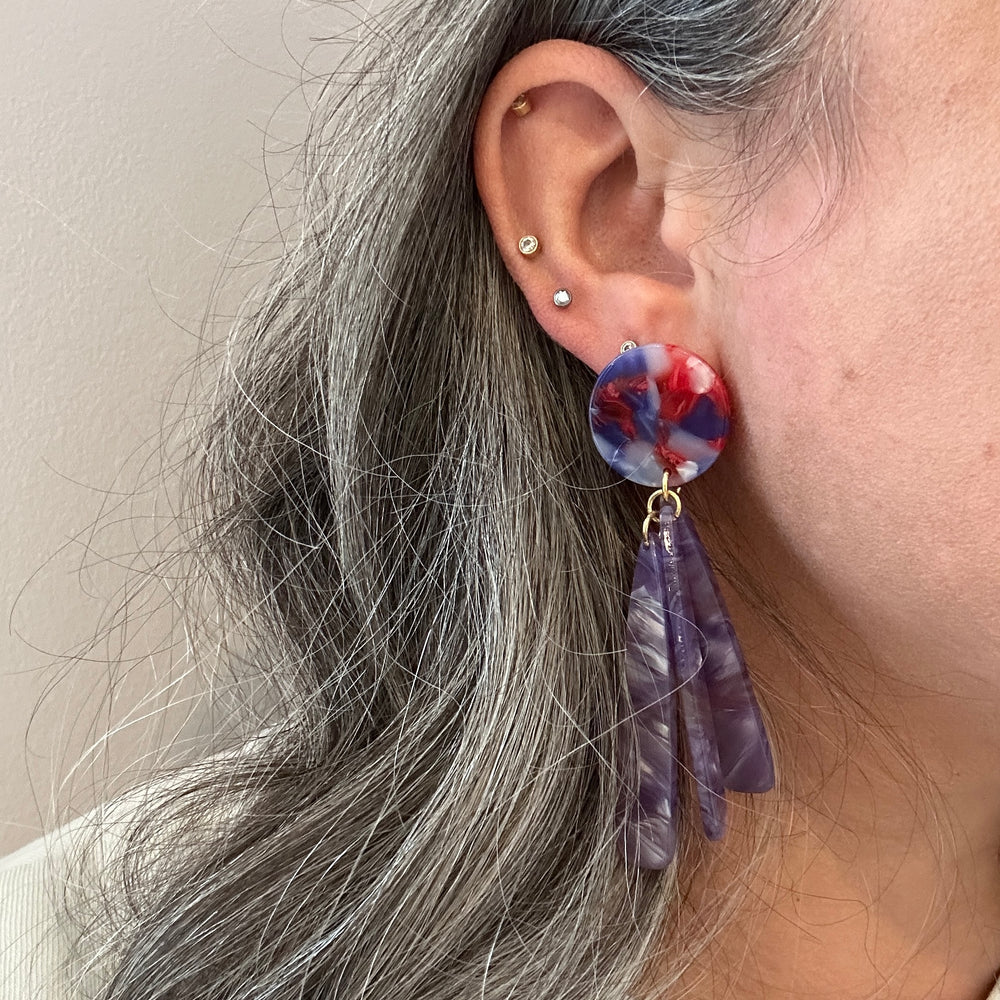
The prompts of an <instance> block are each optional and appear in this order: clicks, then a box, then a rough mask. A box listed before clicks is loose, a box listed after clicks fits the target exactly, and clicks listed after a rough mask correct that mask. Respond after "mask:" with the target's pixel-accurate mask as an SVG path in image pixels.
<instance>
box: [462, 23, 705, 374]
mask: <svg viewBox="0 0 1000 1000" xmlns="http://www.w3.org/2000/svg"><path fill="white" fill-rule="evenodd" d="M689 142H690V140H689V139H688V138H687V137H685V136H684V135H683V133H682V132H681V130H680V129H679V128H677V127H676V125H675V124H674V123H673V122H672V120H671V119H670V118H669V117H668V116H667V115H666V113H665V112H664V110H663V108H662V106H661V105H659V104H658V102H657V101H656V100H655V98H653V97H652V95H650V94H649V93H648V91H647V89H646V88H645V87H644V86H643V85H642V82H641V81H640V80H639V79H638V78H637V77H636V76H635V75H634V74H633V73H631V71H630V70H628V69H627V68H626V67H625V66H624V65H623V64H621V63H620V62H619V61H618V60H617V59H615V58H614V57H613V56H611V55H610V54H609V53H607V52H605V51H603V50H600V49H596V48H592V47H590V46H585V45H581V44H579V43H575V42H565V41H552V42H543V43H540V44H538V45H535V46H532V47H531V48H529V49H525V50H524V51H523V52H521V53H519V54H518V55H517V56H515V58H514V59H512V60H511V62H509V63H508V64H507V65H506V66H505V67H504V68H503V69H502V70H501V72H500V73H499V74H498V75H497V77H496V78H495V80H494V81H493V83H492V84H491V86H490V88H489V90H488V92H487V94H486V97H485V99H484V101H483V104H482V108H481V110H480V114H479V118H478V121H477V126H476V136H475V170H476V181H477V184H478V187H479V192H480V196H481V198H482V201H483V204H484V206H485V208H486V211H487V214H488V215H489V218H490V222H491V224H492V226H493V231H494V234H495V236H496V240H497V245H498V247H499V249H500V252H501V255H502V256H503V259H504V261H505V263H506V265H507V268H508V270H509V271H510V273H511V275H512V276H513V278H514V280H515V281H516V282H517V284H518V285H519V287H520V288H521V290H522V291H523V293H524V295H525V297H526V298H527V300H528V303H529V304H530V306H531V308H532V310H533V312H534V314H535V316H536V318H537V319H538V321H539V323H540V324H541V325H542V326H543V327H544V328H545V329H546V331H547V332H548V333H549V335H550V336H552V338H553V339H554V340H556V341H557V342H558V343H560V344H561V345H562V346H563V347H565V348H566V349H567V350H569V351H571V352H572V353H573V354H575V355H576V356H577V357H579V358H580V359H581V360H582V361H584V362H585V363H586V364H588V365H589V366H590V367H591V368H592V369H594V370H595V371H599V370H601V369H602V368H603V367H604V366H605V365H606V364H607V363H608V362H609V361H610V360H611V359H612V358H613V357H614V355H615V354H616V353H617V351H618V348H619V346H620V344H621V343H622V342H623V341H625V340H634V341H636V342H637V343H640V344H641V343H649V342H660V343H679V344H686V345H688V346H689V347H690V348H691V349H693V350H696V351H698V353H701V354H702V355H703V356H708V358H709V360H711V355H712V353H713V350H712V345H709V344H705V343H704V341H703V340H702V341H701V342H699V341H698V340H697V339H696V332H697V330H698V328H699V326H700V324H699V322H698V316H697V310H696V308H695V297H694V294H693V292H694V285H695V272H694V269H693V267H692V263H691V260H690V255H689V243H690V242H691V241H693V237H692V240H688V238H687V236H688V234H692V233H695V232H696V231H697V229H698V227H699V225H701V223H700V222H699V221H698V220H694V219H691V218H689V215H690V205H691V204H692V202H691V201H690V200H689V199H688V194H689V192H688V190H686V189H685V187H684V184H683V178H682V174H683V172H684V165H685V163H686V162H687V159H688V157H689V156H690V150H689V148H688V144H689ZM682 216H683V219H682V218H681V217H682ZM665 235H666V237H667V238H666V239H665V238H664V237H665ZM529 236H530V237H533V240H527V241H525V242H524V243H522V238H524V237H529ZM559 291H566V292H569V293H570V296H571V302H569V303H568V304H567V302H566V301H565V299H566V297H565V296H557V295H556V293H557V292H559Z"/></svg>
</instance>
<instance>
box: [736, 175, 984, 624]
mask: <svg viewBox="0 0 1000 1000" xmlns="http://www.w3.org/2000/svg"><path fill="white" fill-rule="evenodd" d="M895 180H896V183H895V186H894V187H892V188H888V187H885V186H881V187H879V188H878V189H875V188H873V189H872V190H871V191H870V193H869V194H868V196H867V198H866V199H865V200H864V201H863V202H862V203H861V204H859V205H858V207H857V208H856V209H855V210H853V211H852V212H851V213H850V214H849V215H848V217H847V218H846V219H844V220H843V221H842V222H841V224H840V225H839V226H838V227H837V228H836V230H834V231H833V232H832V233H831V234H830V235H829V236H827V237H826V238H824V239H823V240H822V241H821V242H817V243H816V244H814V245H813V246H811V247H810V248H809V249H807V250H804V251H800V252H798V253H788V254H784V255H781V256H777V257H775V256H774V252H776V251H777V247H778V244H779V242H780V241H781V240H787V242H785V243H784V246H785V247H787V245H788V243H790V242H791V239H789V236H790V232H791V230H790V228H789V222H790V220H788V219H785V218H782V217H781V216H780V215H779V214H777V213H774V212H773V211H772V212H771V213H770V214H768V211H767V208H766V206H763V209H762V211H761V212H758V213H757V216H756V218H755V219H754V221H753V223H752V226H753V227H759V228H755V229H753V230H751V233H750V242H749V243H748V245H750V246H753V247H754V250H755V251H756V259H757V260H761V259H765V258H770V260H771V262H770V263H769V264H767V265H760V264H757V265H754V266H752V267H745V268H742V269H740V270H739V272H738V276H737V278H736V279H735V281H734V284H733V286H732V287H731V289H730V290H729V292H730V294H729V296H728V297H729V301H730V303H731V311H730V314H729V316H728V317H727V321H726V327H727V331H728V332H727V336H728V338H729V343H728V345H727V368H728V370H729V377H730V381H731V383H732V385H733V389H734V395H735V396H736V401H737V405H738V411H737V413H736V419H737V420H738V421H739V437H738V441H739V443H740V450H741V454H740V456H739V461H740V464H741V466H742V468H743V469H744V470H745V472H746V475H747V476H748V477H749V479H750V481H751V483H752V486H753V493H754V494H755V495H757V496H759V497H760V498H761V501H760V502H761V503H762V504H763V505H764V507H765V509H766V510H767V512H768V513H769V514H770V516H771V519H772V520H773V522H774V523H775V524H777V525H778V526H779V527H780V530H781V532H782V534H783V536H784V538H785V541H786V542H787V543H788V545H789V547H790V548H791V549H792V551H793V552H794V553H795V555H796V557H797V558H798V559H799V560H801V561H802V563H803V564H804V565H805V567H806V568H807V570H809V571H810V573H811V575H812V576H813V577H814V578H815V579H816V580H817V581H819V583H820V585H821V586H822V588H823V589H824V590H825V591H826V592H827V593H828V595H829V596H830V597H832V598H833V600H834V601H835V602H836V604H837V606H838V607H839V608H840V609H841V610H842V611H843V613H844V614H845V616H846V617H847V618H848V620H849V623H851V624H853V625H854V626H855V627H856V628H858V629H859V630H860V631H862V633H864V632H866V631H869V630H871V629H880V630H885V629H890V630H896V631H897V632H898V633H900V634H906V633H910V634H916V632H917V631H918V630H920V629H923V628H925V627H926V621H927V614H928V611H929V610H930V609H936V612H937V613H941V612H946V613H947V614H948V615H950V618H951V622H952V624H953V625H954V627H955V630H956V631H955V636H953V637H952V638H953V639H954V640H955V641H956V642H957V641H959V637H960V636H961V635H963V634H967V632H965V633H963V632H962V628H963V627H964V628H965V629H966V630H968V629H970V628H980V627H992V621H993V618H994V616H995V611H994V607H995V606H996V603H997V601H996V598H997V594H998V591H1000V572H998V570H997V569H996V568H995V567H996V566H997V565H998V564H1000V558H998V557H1000V530H998V523H1000V519H998V518H997V517H996V514H995V511H994V499H993V498H994V495H995V493H996V488H997V486H998V485H1000V484H998V482H997V478H998V476H997V468H998V467H997V460H996V458H995V456H996V454H997V452H998V450H1000V406H998V405H997V388H996V387H997V385H998V383H1000V350H998V331H1000V310H998V308H997V305H996V298H997V297H996V295H995V292H994V289H995V287H996V284H997V280H996V275H998V274H1000V232H998V228H997V225H996V224H995V223H994V222H992V221H991V220H992V219H995V218H1000V197H997V198H996V201H995V202H994V203H993V204H989V199H991V198H992V197H993V195H995V193H996V192H995V189H994V188H993V186H992V182H991V183H990V184H987V185H983V186H981V187H980V188H979V189H978V190H977V191H975V192H972V191H970V190H968V188H967V186H965V185H964V182H963V180H962V177H961V175H960V172H959V171H958V169H957V165H956V168H955V170H954V172H951V171H949V169H948V161H947V159H945V161H944V162H942V160H941V159H940V158H939V159H938V160H937V162H936V163H935V164H933V167H932V166H931V164H928V166H927V169H926V170H925V169H923V168H922V166H921V164H919V163H918V164H916V165H914V164H913V163H911V164H910V165H909V169H908V170H907V172H906V174H905V177H899V178H896V179H895ZM949 181H950V183H949ZM889 190H892V191H893V196H892V197H889V196H888V193H887V192H888V191H889ZM984 193H985V195H986V197H987V203H986V204H984ZM769 244H770V245H769ZM943 605H944V606H943Z"/></svg>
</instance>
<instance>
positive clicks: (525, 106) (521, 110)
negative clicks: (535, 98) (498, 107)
mask: <svg viewBox="0 0 1000 1000" xmlns="http://www.w3.org/2000/svg"><path fill="white" fill-rule="evenodd" d="M510 110H511V111H513V112H514V114H515V115H517V117H518V118H523V117H524V116H525V115H526V114H528V112H529V111H531V101H529V100H528V96H527V94H518V95H517V97H515V98H514V102H513V104H511V106H510Z"/></svg>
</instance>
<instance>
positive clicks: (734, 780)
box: [674, 513, 774, 792]
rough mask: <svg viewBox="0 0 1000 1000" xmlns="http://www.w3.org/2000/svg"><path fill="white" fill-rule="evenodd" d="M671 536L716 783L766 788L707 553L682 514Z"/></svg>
mask: <svg viewBox="0 0 1000 1000" xmlns="http://www.w3.org/2000/svg"><path fill="white" fill-rule="evenodd" d="M674 537H675V539H676V542H677V546H678V549H679V551H680V559H681V561H682V562H683V563H684V566H685V567H686V570H687V579H688V589H689V592H690V595H691V604H692V606H693V614H694V618H695V620H696V621H697V622H698V628H699V631H700V637H701V642H702V648H703V653H704V658H705V662H704V673H705V684H706V686H707V688H708V693H709V698H710V699H711V702H712V719H713V722H714V724H715V739H716V745H717V746H718V750H719V761H720V763H721V766H722V783H723V785H724V786H725V787H726V788H728V789H729V790H730V791H733V792H767V791H770V790H771V789H772V788H774V761H773V760H772V758H771V746H770V744H769V743H768V741H767V731H766V730H765V729H764V720H763V719H762V718H761V714H760V707H759V706H758V705H757V699H756V698H755V697H754V693H753V687H752V685H751V683H750V674H749V673H748V671H747V665H746V662H745V661H744V659H743V650H742V649H741V648H740V644H739V640H738V639H737V638H736V633H735V631H734V630H733V623H732V622H731V621H730V620H729V613H728V612H727V611H726V605H725V602H724V601H723V599H722V594H721V593H720V592H719V584H718V582H717V581H716V579H715V573H713V572H712V566H711V563H709V561H708V553H707V552H706V551H705V547H704V546H703V545H702V544H701V539H700V538H699V537H698V532H697V531H695V528H694V524H693V523H692V522H691V519H690V518H689V517H688V516H687V514H685V513H682V514H681V516H680V517H679V518H677V520H676V522H675V531H674Z"/></svg>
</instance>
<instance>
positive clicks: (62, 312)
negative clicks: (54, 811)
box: [0, 0, 342, 854]
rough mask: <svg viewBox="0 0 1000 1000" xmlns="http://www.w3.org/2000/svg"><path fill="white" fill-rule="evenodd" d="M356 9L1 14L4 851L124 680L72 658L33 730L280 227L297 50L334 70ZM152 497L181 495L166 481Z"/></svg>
mask: <svg viewBox="0 0 1000 1000" xmlns="http://www.w3.org/2000/svg"><path fill="white" fill-rule="evenodd" d="M338 16H339V17H341V19H342V15H338V13H337V12H336V11H335V10H333V9H331V8H330V7H329V6H328V5H326V4H315V3H313V4H309V5H306V4H301V3H297V2H296V0H200V2H199V0H142V2H141V3H132V4H127V3H125V4H123V3H121V2H120V0H72V2H70V0H4V2H3V4H2V5H0V53H2V58H0V102H2V103H0V109H2V110H0V114H2V118H3V130H2V136H3V139H2V141H0V254H2V257H0V260H2V264H0V324H2V326H0V329H2V333H0V336H2V338H3V339H2V345H3V364H2V369H0V370H2V378H3V382H2V392H0V420H2V422H3V467H2V473H0V505H2V507H0V509H2V518H0V536H2V547H3V560H2V563H0V854H3V853H5V852H6V851H9V850H11V849H13V848H15V847H17V846H19V845H20V844H22V843H25V842H27V841H28V840H31V839H33V838H34V837H35V836H37V834H38V832H39V830H40V827H41V824H42V822H43V821H44V819H45V816H46V814H47V813H48V810H49V808H50V804H49V795H50V789H51V787H52V786H53V785H55V784H57V783H58V782H59V781H60V780H61V779H62V778H63V777H64V776H65V774H66V771H67V766H68V762H69V761H70V760H71V759H72V758H73V757H74V756H76V755H77V754H78V753H79V752H80V751H82V749H83V748H84V744H85V743H86V741H87V738H88V737H87V730H88V728H89V727H90V725H91V724H92V723H94V722H95V719H94V717H93V715H94V712H95V711H96V708H95V706H96V702H95V700H94V692H95V691H99V690H100V689H101V686H102V682H104V681H106V675H107V668H106V666H102V665H101V664H100V663H93V664H77V665H74V666H72V668H71V670H70V671H69V674H70V676H69V677H68V678H67V679H66V680H65V681H62V682H60V684H59V686H58V687H57V688H56V693H55V695H54V696H53V697H52V698H50V699H48V700H47V701H46V702H45V703H44V704H43V706H42V708H41V709H40V711H39V714H38V718H37V719H36V720H35V722H34V723H33V725H32V727H31V736H30V739H28V738H27V737H26V732H27V730H28V723H29V719H30V717H31V716H32V713H33V711H34V707H35V705H36V703H37V702H38V700H39V698H40V697H41V695H42V693H43V690H45V688H46V686H47V685H48V684H49V683H50V682H51V681H52V680H53V679H54V677H55V676H56V672H55V671H54V670H53V668H52V666H51V663H52V655H50V654H56V653H59V652H61V651H66V650H68V649H70V648H72V647H73V646H74V645H75V644H77V643H78V642H80V641H81V640H83V639H85V638H86V637H87V636H88V634H90V633H92V632H93V630H94V628H95V626H96V624H97V622H98V619H99V616H100V615H101V612H102V609H103V606H104V604H103V601H104V600H105V598H106V596H107V595H106V593H102V592H101V588H102V586H105V585H106V583H107V581H108V580H110V579H111V578H112V577H113V573H111V572H110V571H107V572H106V569H107V568H106V567H105V568H102V565H101V564H100V561H99V559H98V557H100V556H108V555H113V554H115V553H121V554H125V553H128V552H129V551H130V550H131V549H134V548H135V541H134V539H133V537H132V535H133V531H134V530H135V524H132V525H130V524H128V523H120V524H117V525H116V524H112V525H111V526H110V527H108V528H106V529H105V530H104V531H102V533H101V534H100V536H98V537H96V538H90V537H88V536H87V535H86V534H84V536H83V537H82V538H78V537H77V536H78V533H79V532H81V531H82V530H85V529H86V528H87V527H88V525H89V524H90V523H91V521H92V520H93V519H94V518H95V516H96V515H97V514H98V512H99V510H100V509H101V506H102V501H103V502H104V505H105V507H109V506H110V507H112V508H113V507H114V504H115V503H117V502H119V499H120V497H118V496H117V495H116V491H117V493H120V492H122V491H128V490H130V489H132V488H134V487H135V486H136V484H137V483H138V482H140V480H141V479H142V477H143V475H144V472H143V469H142V468H141V461H142V456H143V455H144V454H148V451H149V449H148V448H147V449H146V450H145V451H144V450H143V447H144V446H143V442H146V441H147V440H148V439H149V438H150V436H151V435H154V434H155V433H156V431H157V427H158V425H159V422H160V420H161V416H162V414H161V409H162V404H163V403H164V401H165V400H166V399H167V398H168V395H169V392H170V383H171V381H172V379H173V377H174V375H175V374H176V372H177V370H178V369H179V367H180V366H181V365H182V363H183V362H184V361H185V360H186V359H188V358H190V357H191V356H192V355H193V354H194V352H195V349H196V342H195V337H194V336H193V333H192V332H193V331H197V328H198V324H199V322H200V319H201V316H202V313H203V311H204V309H205V307H206V304H207V303H208V299H209V292H210V287H211V285H212V283H213V281H214V280H215V278H216V277H217V271H218V268H219V266H220V262H221V258H222V255H223V254H224V252H225V251H226V249H227V247H228V245H229V241H230V239H231V238H232V237H233V236H234V235H235V234H236V232H237V231H238V230H239V228H240V226H241V224H242V222H243V220H244V217H245V216H247V214H248V213H253V212H254V209H255V207H256V208H257V211H256V212H255V213H254V214H252V215H251V219H250V226H249V233H250V235H251V236H252V237H255V238H262V239H270V238H273V236H274V229H275V227H274V223H273V221H271V220H270V216H269V214H268V213H267V212H266V211H263V210H261V209H260V208H259V207H258V206H260V205H261V203H262V202H266V199H267V197H268V194H267V184H266V179H265V174H264V155H263V152H262V150H263V147H264V146H265V145H268V146H271V147H279V146H281V145H282V144H283V142H284V141H285V140H287V141H290V142H292V143H294V142H296V141H298V139H299V138H300V137H301V134H302V131H303V123H304V120H305V100H304V99H303V96H302V94H301V93H299V92H297V88H298V85H299V82H300V78H301V75H302V73H301V69H300V65H299V61H300V60H303V59H307V60H308V63H309V66H310V68H311V69H312V70H315V71H317V72H322V71H323V69H324V65H323V63H324V57H325V55H326V53H325V51H324V50H323V49H322V47H320V48H317V47H316V46H314V45H313V44H312V43H311V42H310V40H309V39H310V36H315V35H320V34H327V35H329V34H332V33H333V32H334V31H335V29H336V27H337V25H335V24H334V23H333V22H334V19H335V18H337V17H338ZM330 65H331V66H332V54H331V55H330ZM326 68H330V67H329V66H328V67H326ZM265 133H267V135H266V136H265ZM136 449H139V451H138V452H137V451H136ZM150 471H153V470H152V469H146V470H145V474H148V473H149V472H150ZM109 490H110V491H112V495H111V496H110V497H107V496H105V495H104V493H102V491H109ZM133 508H134V509H133V510H132V513H137V514H138V515H139V516H140V518H142V517H146V518H148V517H149V516H150V515H151V514H152V513H153V512H154V510H160V511H163V510H165V505H164V503H163V498H162V497H157V495H156V493H155V491H152V490H150V491H145V492H143V493H141V494H140V496H139V499H138V501H137V502H136V504H135V505H133ZM128 513H129V510H127V509H125V510H122V511H121V514H122V515H125V514H128ZM139 523H140V525H141V524H143V523H147V522H145V521H140V522H139ZM159 526H160V527H162V525H159ZM93 564H96V565H94V568H91V567H92V565H93ZM91 592H92V593H93V595H94V596H90V593H91ZM164 622H165V627H166V625H168V624H169V616H166V617H165V618H164ZM154 631H155V630H154ZM150 654H151V655H150V658H149V669H150V671H152V669H153V667H154V666H155V664H156V658H157V656H158V655H160V654H157V653H155V651H154V650H152V649H151V650H150ZM166 655H169V654H166ZM88 712H89V713H90V716H89V718H88ZM29 775H30V781H29ZM63 794H64V793H63V792H60V793H58V795H57V798H58V797H59V796H61V795H63ZM84 799H86V794H85V795H84ZM87 804H88V803H87V802H86V801H82V802H78V803H77V805H78V807H81V808H82V807H86V806H87Z"/></svg>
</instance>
